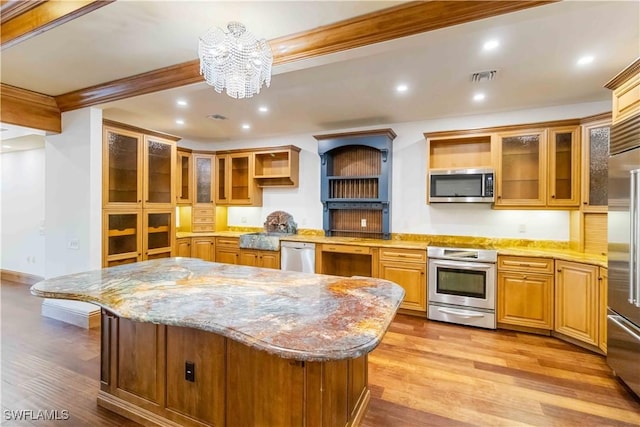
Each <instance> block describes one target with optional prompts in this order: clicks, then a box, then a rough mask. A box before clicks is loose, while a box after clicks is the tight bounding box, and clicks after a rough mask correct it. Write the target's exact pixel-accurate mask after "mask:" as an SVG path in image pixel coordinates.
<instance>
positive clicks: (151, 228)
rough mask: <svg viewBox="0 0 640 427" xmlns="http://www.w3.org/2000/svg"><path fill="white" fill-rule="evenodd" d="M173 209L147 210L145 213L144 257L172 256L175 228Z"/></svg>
mask: <svg viewBox="0 0 640 427" xmlns="http://www.w3.org/2000/svg"><path fill="white" fill-rule="evenodd" d="M173 224H174V221H173V211H172V210H169V211H149V210H147V211H145V213H144V224H143V226H144V230H145V234H144V238H143V251H144V259H156V258H168V257H170V256H171V249H172V248H173V239H174V235H175V230H174V228H173Z"/></svg>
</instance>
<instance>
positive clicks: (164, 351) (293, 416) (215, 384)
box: [31, 258, 404, 426]
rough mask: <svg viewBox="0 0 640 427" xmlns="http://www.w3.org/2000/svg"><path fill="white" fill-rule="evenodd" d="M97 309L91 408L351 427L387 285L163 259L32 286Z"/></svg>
mask: <svg viewBox="0 0 640 427" xmlns="http://www.w3.org/2000/svg"><path fill="white" fill-rule="evenodd" d="M31 292H32V293H33V294H34V295H37V296H40V297H44V298H61V299H71V300H79V301H86V302H91V303H94V304H97V305H99V306H101V307H102V323H101V329H102V338H101V339H102V348H101V373H100V377H101V386H100V391H99V394H98V404H99V405H100V406H103V407H105V408H107V409H110V410H112V411H115V412H118V413H120V414H122V415H124V416H125V417H128V418H130V419H133V420H135V421H137V422H139V423H142V424H144V425H163V426H165V425H168V426H225V425H226V426H345V425H357V424H358V423H359V421H360V419H361V418H362V416H363V414H364V411H365V409H366V406H367V403H368V400H369V389H368V385H367V354H368V353H369V352H370V351H372V350H373V349H374V348H375V347H376V346H377V345H378V344H379V343H380V341H381V339H382V337H383V335H384V333H385V332H386V330H387V328H388V326H389V324H390V323H391V320H392V319H393V316H394V315H395V312H396V310H397V309H398V306H399V304H400V302H401V301H402V298H403V296H404V291H403V290H402V288H401V287H400V286H398V285H396V284H395V283H392V282H389V281H385V280H381V279H372V278H364V277H352V278H344V277H335V276H326V275H314V274H304V273H296V272H287V271H277V270H270V269H261V268H255V267H243V266H236V265H229V264H219V263H211V262H206V261H201V260H197V259H193V258H167V259H158V260H153V261H145V262H140V263H135V264H127V265H122V266H118V267H111V268H106V269H102V270H95V271H90V272H85V273H78V274H73V275H68V276H62V277H58V278H53V279H49V280H45V281H43V282H39V283H37V284H36V285H34V286H33V287H32V288H31Z"/></svg>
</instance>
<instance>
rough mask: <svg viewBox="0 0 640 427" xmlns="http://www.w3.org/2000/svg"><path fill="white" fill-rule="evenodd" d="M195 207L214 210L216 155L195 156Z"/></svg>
mask: <svg viewBox="0 0 640 427" xmlns="http://www.w3.org/2000/svg"><path fill="white" fill-rule="evenodd" d="M193 165H194V175H193V176H194V178H193V183H194V193H195V194H194V198H193V204H194V206H200V207H208V208H212V207H213V203H214V201H213V200H214V195H213V191H214V184H213V183H214V173H213V170H214V155H213V154H200V153H194V154H193Z"/></svg>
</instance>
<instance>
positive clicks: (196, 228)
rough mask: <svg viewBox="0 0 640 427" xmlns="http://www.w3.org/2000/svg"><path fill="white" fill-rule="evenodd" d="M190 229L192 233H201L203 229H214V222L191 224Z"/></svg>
mask: <svg viewBox="0 0 640 427" xmlns="http://www.w3.org/2000/svg"><path fill="white" fill-rule="evenodd" d="M191 231H193V232H194V233H201V232H203V231H215V225H214V224H193V225H192V226H191Z"/></svg>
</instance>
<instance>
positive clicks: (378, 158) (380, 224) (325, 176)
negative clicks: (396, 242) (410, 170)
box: [314, 129, 396, 239]
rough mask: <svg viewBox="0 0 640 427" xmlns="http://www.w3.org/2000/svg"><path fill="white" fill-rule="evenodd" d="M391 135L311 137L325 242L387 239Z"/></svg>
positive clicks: (382, 132)
mask: <svg viewBox="0 0 640 427" xmlns="http://www.w3.org/2000/svg"><path fill="white" fill-rule="evenodd" d="M395 137H396V134H395V132H394V131H393V130H392V129H378V130H369V131H361V132H349V133H339V134H331V135H314V138H315V139H316V140H317V141H318V154H320V162H321V166H320V182H321V189H320V198H321V201H322V205H323V228H324V232H325V235H326V236H344V237H366V238H372V239H390V238H391V229H390V224H391V209H390V203H391V156H392V149H391V142H392V141H393V140H394V139H395Z"/></svg>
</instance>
